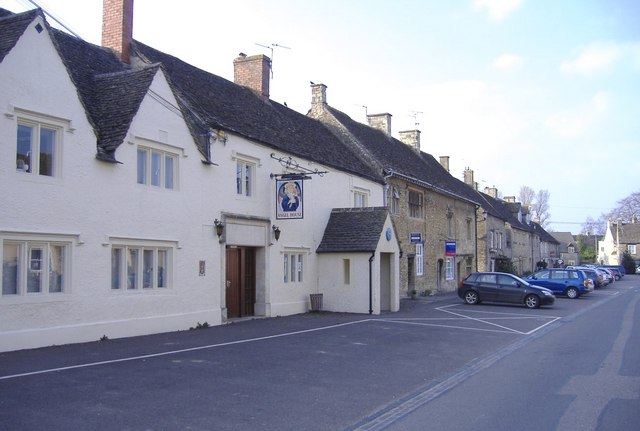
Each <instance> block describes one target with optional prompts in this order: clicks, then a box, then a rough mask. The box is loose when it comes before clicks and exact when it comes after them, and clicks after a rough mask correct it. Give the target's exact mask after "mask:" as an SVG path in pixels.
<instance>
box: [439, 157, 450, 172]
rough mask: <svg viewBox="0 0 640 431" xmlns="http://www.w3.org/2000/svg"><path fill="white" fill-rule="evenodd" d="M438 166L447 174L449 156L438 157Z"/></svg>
mask: <svg viewBox="0 0 640 431" xmlns="http://www.w3.org/2000/svg"><path fill="white" fill-rule="evenodd" d="M440 164H441V165H442V167H443V168H445V169H446V170H447V172H449V156H440Z"/></svg>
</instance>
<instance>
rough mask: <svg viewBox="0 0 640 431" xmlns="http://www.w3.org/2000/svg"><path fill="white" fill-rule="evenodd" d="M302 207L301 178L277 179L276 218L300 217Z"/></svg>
mask: <svg viewBox="0 0 640 431" xmlns="http://www.w3.org/2000/svg"><path fill="white" fill-rule="evenodd" d="M302 209H303V199H302V180H301V179H299V180H277V181H276V219H299V218H302V216H303V211H302Z"/></svg>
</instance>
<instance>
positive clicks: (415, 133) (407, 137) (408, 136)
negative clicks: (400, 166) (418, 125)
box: [399, 129, 420, 152]
mask: <svg viewBox="0 0 640 431" xmlns="http://www.w3.org/2000/svg"><path fill="white" fill-rule="evenodd" d="M399 135H400V141H401V142H402V143H404V144H405V145H408V146H410V147H411V148H413V149H414V150H416V151H417V152H420V130H418V129H415V130H405V131H403V132H399Z"/></svg>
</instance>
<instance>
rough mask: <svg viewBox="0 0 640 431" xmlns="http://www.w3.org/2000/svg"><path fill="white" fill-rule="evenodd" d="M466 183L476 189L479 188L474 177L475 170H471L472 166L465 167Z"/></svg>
mask: <svg viewBox="0 0 640 431" xmlns="http://www.w3.org/2000/svg"><path fill="white" fill-rule="evenodd" d="M463 175H464V183H465V184H466V185H468V186H471V187H473V188H474V190H478V185H477V184H476V182H475V180H474V178H473V170H471V168H469V167H467V168H464V174H463Z"/></svg>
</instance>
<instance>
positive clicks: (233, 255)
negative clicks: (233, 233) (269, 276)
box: [226, 247, 256, 318]
mask: <svg viewBox="0 0 640 431" xmlns="http://www.w3.org/2000/svg"><path fill="white" fill-rule="evenodd" d="M255 256H256V253H255V250H254V249H253V248H246V247H228V248H227V255H226V260H227V267H226V302H227V317H230V318H232V317H243V316H253V315H254V306H255V302H256V258H255Z"/></svg>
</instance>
